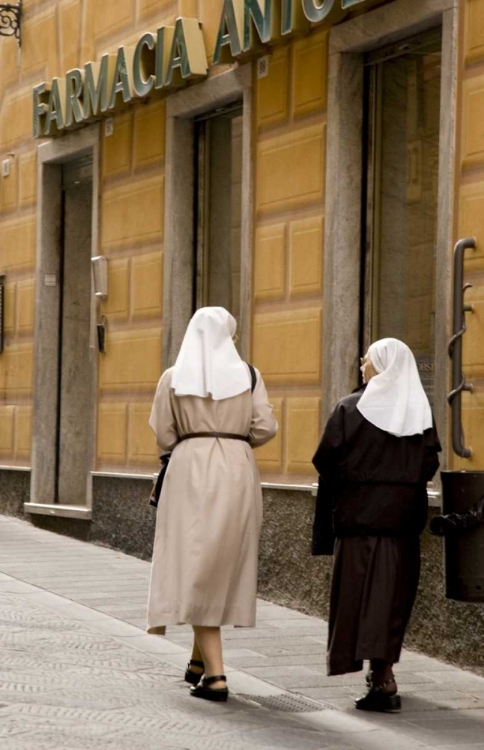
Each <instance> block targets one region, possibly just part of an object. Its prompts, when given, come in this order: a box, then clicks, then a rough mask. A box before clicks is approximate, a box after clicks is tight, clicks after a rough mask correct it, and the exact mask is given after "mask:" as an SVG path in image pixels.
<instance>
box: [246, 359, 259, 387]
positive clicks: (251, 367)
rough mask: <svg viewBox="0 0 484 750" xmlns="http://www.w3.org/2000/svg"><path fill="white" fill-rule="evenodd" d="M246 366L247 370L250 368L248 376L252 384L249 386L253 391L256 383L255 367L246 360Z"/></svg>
mask: <svg viewBox="0 0 484 750" xmlns="http://www.w3.org/2000/svg"><path fill="white" fill-rule="evenodd" d="M247 367H248V368H249V370H250V378H251V381H252V384H251V388H250V390H251V392H252V393H254V388H255V387H256V385H257V375H256V374H255V369H254V367H253V365H250V364H249V363H248V362H247Z"/></svg>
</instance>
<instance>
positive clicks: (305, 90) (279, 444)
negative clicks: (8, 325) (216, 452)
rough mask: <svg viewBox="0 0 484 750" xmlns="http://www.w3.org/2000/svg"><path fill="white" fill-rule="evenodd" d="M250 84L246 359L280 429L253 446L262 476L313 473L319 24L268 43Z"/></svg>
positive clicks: (321, 189) (322, 151) (319, 215)
mask: <svg viewBox="0 0 484 750" xmlns="http://www.w3.org/2000/svg"><path fill="white" fill-rule="evenodd" d="M259 75H260V74H259V66H258V64H257V63H255V64H254V89H255V103H256V106H255V116H254V135H255V172H256V177H255V237H254V257H253V269H254V271H253V328H252V351H251V359H252V361H253V362H254V364H255V365H256V366H257V367H258V368H259V369H260V370H261V372H262V375H263V377H264V380H265V382H266V384H267V386H268V390H269V395H270V398H271V401H272V402H273V404H274V406H275V413H276V417H277V419H278V420H279V434H278V436H277V438H276V439H275V440H274V441H272V442H271V443H269V444H268V445H267V446H265V447H263V448H260V449H258V450H257V451H256V455H257V457H258V462H259V466H260V468H261V470H262V472H263V474H264V479H267V480H277V481H284V482H289V483H293V484H294V483H298V482H307V481H308V480H309V481H314V480H315V477H316V473H315V471H314V469H313V467H312V464H311V458H312V455H313V453H314V450H315V447H316V445H317V442H318V439H319V437H320V429H321V423H320V415H321V399H322V383H321V371H322V315H323V237H324V193H325V156H326V84H327V81H326V78H327V32H326V31H315V32H313V33H312V34H310V35H309V36H306V37H304V38H302V39H299V40H296V41H293V42H291V43H290V44H288V45H286V46H284V47H280V48H278V49H276V50H275V51H274V52H273V54H272V55H271V56H270V58H269V65H268V74H267V75H266V76H265V77H259Z"/></svg>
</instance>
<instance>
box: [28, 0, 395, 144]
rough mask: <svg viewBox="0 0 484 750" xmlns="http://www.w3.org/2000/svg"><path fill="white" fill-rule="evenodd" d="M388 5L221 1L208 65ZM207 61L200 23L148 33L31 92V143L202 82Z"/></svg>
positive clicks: (335, 0) (356, 0) (376, 0)
mask: <svg viewBox="0 0 484 750" xmlns="http://www.w3.org/2000/svg"><path fill="white" fill-rule="evenodd" d="M386 2H392V0H223V6H222V13H221V16H220V23H219V30H218V34H217V39H216V44H215V50H214V55H213V61H214V64H217V63H230V62H233V61H234V60H236V59H237V58H238V57H241V56H243V55H248V54H249V53H252V54H253V53H255V52H257V50H258V49H259V48H260V47H261V46H262V45H266V44H270V43H271V42H276V41H277V39H280V38H283V37H285V36H287V35H290V34H293V33H295V32H304V31H306V30H308V29H309V28H310V27H311V24H325V25H328V26H329V25H332V24H335V23H338V22H339V21H341V20H342V19H343V18H345V17H346V16H347V15H348V14H350V13H352V12H354V11H361V12H363V11H365V10H369V9H370V8H373V7H375V6H377V5H382V4H384V3H386ZM207 73H208V63H207V54H206V51H205V45H204V41H203V35H202V30H201V27H200V23H199V21H198V20H197V19H195V18H178V19H177V20H176V23H175V26H162V27H161V28H159V29H158V31H157V32H156V34H151V33H149V32H147V33H146V34H143V36H142V37H141V38H140V39H139V41H138V43H137V45H136V46H135V47H124V46H123V47H119V49H118V51H117V53H116V54H105V55H103V56H102V57H101V60H100V61H99V62H88V63H86V64H85V66H84V69H83V70H81V69H78V68H75V69H73V70H70V71H68V73H66V77H65V78H54V79H53V80H52V82H51V83H50V84H49V83H47V82H44V83H40V84H39V85H38V86H35V88H34V89H33V131H34V137H35V138H43V137H45V136H53V135H57V134H59V133H61V132H62V131H63V130H64V129H65V128H70V127H72V126H75V125H78V124H80V123H82V122H86V121H89V120H91V119H93V118H96V117H99V116H100V115H105V114H107V113H108V112H112V111H113V110H115V109H116V107H117V106H119V105H125V104H129V103H130V102H132V101H133V99H135V98H142V97H146V96H149V95H150V94H151V93H152V92H153V91H160V90H162V89H166V90H168V89H171V88H173V87H178V86H182V85H183V84H184V83H185V82H186V81H189V80H194V79H197V78H205V77H206V75H207Z"/></svg>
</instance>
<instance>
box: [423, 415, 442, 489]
mask: <svg viewBox="0 0 484 750" xmlns="http://www.w3.org/2000/svg"><path fill="white" fill-rule="evenodd" d="M441 451H442V446H441V444H440V440H439V436H438V433H437V427H436V425H435V420H434V419H433V417H432V427H430V429H428V430H426V431H425V459H424V462H425V463H424V476H425V481H426V482H430V480H431V479H432V477H433V476H434V474H435V473H436V471H437V469H438V468H439V466H440V461H439V456H438V454H439V453H441Z"/></svg>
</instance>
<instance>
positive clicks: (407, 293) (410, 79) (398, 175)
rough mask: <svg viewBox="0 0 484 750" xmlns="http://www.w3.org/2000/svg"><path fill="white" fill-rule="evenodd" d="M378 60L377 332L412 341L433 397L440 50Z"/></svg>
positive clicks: (377, 335)
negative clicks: (379, 61)
mask: <svg viewBox="0 0 484 750" xmlns="http://www.w3.org/2000/svg"><path fill="white" fill-rule="evenodd" d="M378 67H379V70H378V72H377V76H376V80H377V82H378V83H377V87H378V93H377V99H378V101H379V106H378V112H379V114H378V119H379V128H378V130H379V135H378V136H377V141H376V143H375V148H376V150H377V151H378V168H377V174H375V212H376V213H375V217H374V232H375V247H374V260H373V301H374V304H373V314H372V323H373V325H372V329H373V330H372V337H373V339H375V338H383V337H386V336H394V337H396V338H399V339H402V340H403V341H405V342H406V343H407V344H408V346H409V347H410V348H411V349H412V351H413V352H414V354H415V356H416V358H417V362H418V364H419V369H420V373H421V377H422V381H423V383H424V387H426V390H427V392H428V395H429V397H430V398H432V396H433V377H432V373H433V361H434V314H435V253H436V240H437V189H438V160H439V116H440V73H441V53H440V51H433V52H428V53H426V54H422V53H420V54H415V55H405V56H401V57H397V58H394V59H392V60H388V61H386V62H384V63H380V64H379V66H378Z"/></svg>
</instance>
